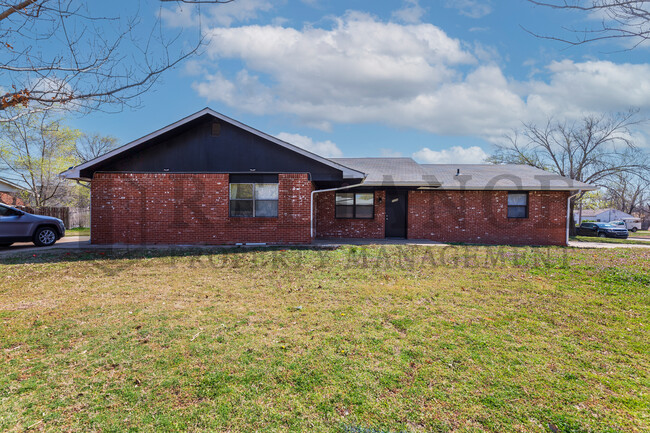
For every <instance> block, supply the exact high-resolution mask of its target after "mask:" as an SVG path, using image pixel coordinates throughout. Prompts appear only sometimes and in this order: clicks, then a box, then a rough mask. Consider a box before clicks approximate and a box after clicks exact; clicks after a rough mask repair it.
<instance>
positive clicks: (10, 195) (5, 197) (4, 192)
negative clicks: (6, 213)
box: [0, 178, 27, 206]
mask: <svg viewBox="0 0 650 433" xmlns="http://www.w3.org/2000/svg"><path fill="white" fill-rule="evenodd" d="M26 191H27V190H26V189H25V188H23V187H21V186H18V185H16V184H14V183H12V182H9V181H8V180H5V179H2V178H0V203H4V204H8V205H9V206H25V203H24V202H23V200H22V199H21V198H20V197H18V196H19V195H20V194H23V193H24V192H26Z"/></svg>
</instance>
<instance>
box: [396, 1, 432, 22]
mask: <svg viewBox="0 0 650 433" xmlns="http://www.w3.org/2000/svg"><path fill="white" fill-rule="evenodd" d="M425 12H426V11H425V10H424V8H423V7H422V6H420V3H419V1H418V0H404V7H402V9H399V10H396V11H395V12H393V14H392V17H393V19H395V20H397V21H401V22H404V23H409V24H416V23H419V22H420V19H421V18H422V16H423V15H424V13H425Z"/></svg>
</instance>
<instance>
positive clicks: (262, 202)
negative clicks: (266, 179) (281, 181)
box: [230, 183, 278, 217]
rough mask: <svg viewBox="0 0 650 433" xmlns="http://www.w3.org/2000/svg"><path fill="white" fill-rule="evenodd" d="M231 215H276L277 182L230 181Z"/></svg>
mask: <svg viewBox="0 0 650 433" xmlns="http://www.w3.org/2000/svg"><path fill="white" fill-rule="evenodd" d="M230 216H231V217H277V216H278V184H277V183H231V184H230Z"/></svg>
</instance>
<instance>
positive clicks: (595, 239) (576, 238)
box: [570, 233, 650, 245]
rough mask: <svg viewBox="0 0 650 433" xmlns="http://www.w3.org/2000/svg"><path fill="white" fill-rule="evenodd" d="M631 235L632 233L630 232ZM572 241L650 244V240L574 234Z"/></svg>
mask: <svg viewBox="0 0 650 433" xmlns="http://www.w3.org/2000/svg"><path fill="white" fill-rule="evenodd" d="M630 236H632V234H631V233H630ZM570 239H571V240H572V241H580V242H603V243H606V244H637V245H650V242H646V241H640V240H635V239H616V238H599V237H596V236H572V237H571V238H570Z"/></svg>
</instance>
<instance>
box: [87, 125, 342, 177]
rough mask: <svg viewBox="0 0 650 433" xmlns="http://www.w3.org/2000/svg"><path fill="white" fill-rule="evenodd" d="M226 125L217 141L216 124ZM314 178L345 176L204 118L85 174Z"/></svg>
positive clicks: (265, 141)
mask: <svg viewBox="0 0 650 433" xmlns="http://www.w3.org/2000/svg"><path fill="white" fill-rule="evenodd" d="M213 122H218V123H219V124H220V132H219V134H218V135H216V136H213V135H212V123H213ZM251 169H254V170H255V172H258V173H259V172H271V173H311V175H312V179H313V180H314V181H340V180H341V171H340V170H337V169H334V168H332V167H329V166H327V165H325V164H321V163H319V162H317V161H314V160H312V159H310V158H308V157H305V156H303V155H300V154H299V153H296V152H293V151H291V150H289V149H286V148H284V147H281V146H279V145H277V144H275V143H273V142H270V141H268V140H266V139H264V138H262V137H259V136H257V135H255V134H253V133H250V132H248V131H245V130H243V129H241V128H238V127H236V126H234V125H231V124H230V123H226V122H223V121H219V120H218V119H213V118H212V117H211V116H207V118H200V119H197V120H196V121H194V122H191V123H188V124H186V125H184V127H183V128H178V129H176V130H174V131H171V132H170V133H168V134H165V135H162V136H159V137H156V138H154V139H152V140H151V141H150V142H149V143H143V144H141V145H139V146H137V147H136V148H134V149H132V150H130V151H126V152H124V153H122V154H120V155H118V156H117V157H116V158H115V159H112V160H108V161H104V162H103V163H100V164H98V165H96V166H95V167H92V168H89V169H87V170H84V171H83V172H82V175H83V176H86V177H91V176H92V173H94V172H95V171H114V172H167V171H168V172H170V173H179V172H212V173H236V172H251Z"/></svg>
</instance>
